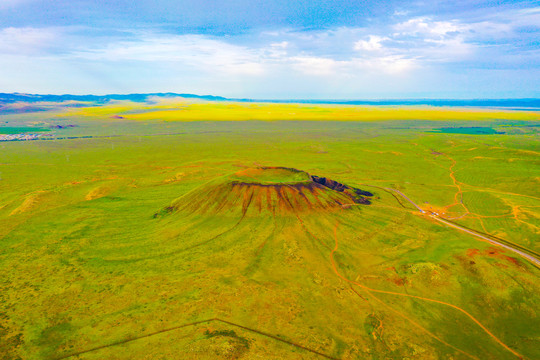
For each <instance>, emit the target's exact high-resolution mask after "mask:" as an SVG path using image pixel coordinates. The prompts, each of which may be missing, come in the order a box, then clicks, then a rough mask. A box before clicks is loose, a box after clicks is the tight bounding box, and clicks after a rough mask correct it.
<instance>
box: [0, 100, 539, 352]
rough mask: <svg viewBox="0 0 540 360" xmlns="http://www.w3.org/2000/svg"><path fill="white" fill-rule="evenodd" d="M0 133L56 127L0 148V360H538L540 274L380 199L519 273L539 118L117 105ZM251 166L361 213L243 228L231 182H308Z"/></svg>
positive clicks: (31, 120) (528, 230)
mask: <svg viewBox="0 0 540 360" xmlns="http://www.w3.org/2000/svg"><path fill="white" fill-rule="evenodd" d="M205 106H206V107H205ZM292 108H295V109H296V114H290V113H292V112H295V111H292V110H291V109H292ZM231 109H232V110H231ZM316 114H318V115H316ZM321 114H324V115H321ZM295 115H297V116H295ZM112 116H116V117H115V118H112ZM236 118H238V119H240V120H246V121H233V120H234V119H236ZM175 120H177V121H175ZM248 120H249V121H248ZM311 120H316V121H311ZM2 121H3V122H5V121H7V122H8V124H6V126H10V127H25V126H41V127H49V126H54V125H67V124H73V125H77V126H76V127H70V128H64V129H59V130H55V131H54V135H53V138H55V139H56V140H37V141H24V142H22V141H21V142H0V179H1V180H0V359H45V360H51V359H60V358H70V359H172V358H178V359H240V358H242V359H257V358H260V359H318V358H321V359H322V358H325V357H324V356H327V357H329V358H336V359H469V358H472V359H482V360H483V359H517V358H520V357H522V358H524V359H537V358H540V350H539V349H540V347H539V346H538V344H539V341H540V333H539V331H538V329H540V321H539V318H538V310H539V307H540V295H539V294H540V283H539V282H538V277H539V275H540V270H539V269H538V268H537V267H535V266H534V264H532V263H531V262H529V261H527V260H526V259H524V258H522V257H520V256H519V255H518V254H516V253H514V252H511V251H509V250H505V249H504V248H501V247H497V246H495V245H493V244H490V243H487V242H485V241H481V240H479V239H478V238H475V237H473V236H471V235H469V234H466V233H463V232H460V231H458V230H456V229H452V228H449V227H445V226H443V225H442V224H441V223H438V222H436V221H435V220H433V219H431V218H429V217H427V216H424V215H421V214H420V213H419V212H418V211H416V210H415V208H414V207H413V206H412V205H411V204H409V203H407V202H406V201H404V199H403V198H400V197H399V196H396V194H395V193H393V192H391V191H387V190H384V188H393V189H397V190H399V191H401V192H403V193H404V194H406V195H407V196H408V197H410V198H411V199H412V200H413V201H414V202H415V203H417V204H419V205H420V206H421V207H423V208H425V209H434V210H436V211H438V212H440V213H444V216H445V218H451V219H454V220H453V221H455V222H456V223H457V224H460V225H463V226H466V227H468V228H471V229H474V230H476V231H480V232H482V233H486V234H491V235H494V236H497V237H499V238H501V239H504V240H506V241H508V242H511V243H513V244H516V246H520V247H523V248H526V249H528V250H529V251H531V253H539V252H540V244H539V242H538V241H537V240H538V238H539V235H540V201H539V200H540V191H539V189H540V166H539V165H540V164H539V156H538V155H539V153H540V146H539V142H538V140H539V138H538V129H539V128H538V127H537V126H538V124H539V123H540V114H539V113H535V112H518V111H506V112H505V111H502V110H496V111H495V110H493V111H492V110H470V109H431V108H420V109H418V108H410V109H409V108H375V107H373V108H370V109H367V110H366V108H362V107H339V106H318V105H310V106H307V105H306V106H304V105H283V104H248V105H240V104H229V103H208V104H206V103H186V104H176V105H175V104H165V105H163V104H161V105H159V106H157V105H152V104H143V105H141V104H139V105H134V104H131V103H121V104H112V105H105V106H100V107H98V106H92V107H86V108H78V109H69V110H66V111H59V112H56V111H55V112H52V111H51V112H40V113H28V114H13V115H5V116H2ZM448 127H461V128H466V127H488V128H492V129H494V130H495V131H496V132H497V133H491V134H482V135H478V134H466V133H465V134H462V133H448V132H437V131H436V129H441V128H448ZM258 167H286V168H293V169H299V170H302V171H305V172H307V173H309V174H312V175H317V176H324V177H328V178H330V179H333V180H336V181H339V182H341V183H344V184H347V185H349V186H353V187H358V188H360V189H362V190H367V191H370V192H372V193H373V194H374V196H373V197H372V204H371V205H358V206H351V207H338V208H335V209H334V208H332V209H326V210H324V211H322V210H321V209H319V207H318V206H295V205H294V204H295V201H296V202H297V203H300V201H297V199H295V198H294V195H290V194H293V193H292V192H289V193H288V194H289V195H287V196H290V197H291V198H289V201H290V203H291V204H292V205H291V208H292V210H291V208H289V209H288V210H287V211H281V212H279V211H278V212H275V211H274V212H272V211H264V210H263V211H261V210H258V211H245V208H243V207H242V205H238V204H246V202H245V201H246V200H245V198H244V197H245V196H246V195H242V193H241V192H238V193H235V192H233V191H231V192H228V191H229V190H227V189H230V188H231V186H230V184H231V183H235V182H241V183H248V184H249V183H251V182H253V183H259V184H263V185H265V186H267V185H269V184H280V186H290V184H294V183H305V182H309V177H308V178H306V176H305V173H301V172H299V173H288V174H282V173H280V172H279V171H278V172H266V173H264V174H258V173H257V171H253V170H250V169H253V168H258ZM259 188H263V186H259ZM259 188H257V190H253V188H249V187H248V189H249V190H246V191H251V192H250V193H248V194H250V196H252V195H253V194H255V195H253V197H254V198H255V199H259V200H258V201H264V199H265V198H266V197H265V196H266V195H261V194H259V193H256V191H262V190H260V189H259ZM242 191H243V190H242ZM265 191H266V190H265ZM264 194H266V193H264ZM242 196H244V197H242ZM272 196H273V195H272ZM317 196H318V195H317ZM317 196H315V197H317ZM321 196H322V195H321ZM306 198H307V199H309V201H310V202H311V203H314V202H315V201H316V199H312V198H311V197H310V196H306ZM461 198H462V201H461ZM250 199H251V197H250ZM261 199H263V200H261ZM268 199H271V200H268V201H273V202H275V203H279V201H281V200H280V199H278V198H277V197H273V198H272V197H271V196H270V195H269V197H268ZM456 199H457V201H456ZM218 202H219V203H220V204H223V205H220V206H214V207H212V206H210V205H211V204H212V203H218ZM209 204H210V205H209ZM235 204H236V205H235ZM253 204H256V201H255V200H254V202H253ZM253 206H255V205H253ZM70 355H73V356H70Z"/></svg>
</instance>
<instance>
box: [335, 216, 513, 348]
mask: <svg viewBox="0 0 540 360" xmlns="http://www.w3.org/2000/svg"><path fill="white" fill-rule="evenodd" d="M338 225H339V224H336V226H335V227H334V240H335V246H334V249H333V250H332V252H331V253H330V260H331V262H332V267H333V270H334V272H335V273H336V275H337V276H339V277H340V278H341V279H343V280H345V281H347V282H350V283H352V284H355V285H358V286H359V287H361V288H362V289H364V290H365V291H366V292H368V293H371V296H373V297H374V298H375V299H376V300H377V301H379V302H381V303H382V304H384V305H385V306H388V305H386V304H385V303H384V302H382V300H380V299H378V298H377V297H376V296H374V295H373V294H372V293H373V292H375V293H380V294H389V295H396V296H404V297H409V298H414V299H419V300H424V301H428V302H433V303H437V304H441V305H445V306H449V307H451V308H453V309H456V310H458V311H460V312H461V313H463V314H465V315H466V316H467V317H469V318H470V319H471V320H472V321H474V322H475V323H476V324H477V325H478V326H479V327H480V328H482V330H484V332H486V333H487V334H488V335H489V336H490V337H491V338H492V339H493V340H495V341H496V342H497V343H498V344H499V345H501V346H502V347H503V348H505V349H506V350H508V351H510V352H511V353H512V354H514V355H515V356H517V357H518V358H520V359H523V357H522V356H521V355H520V354H519V353H517V352H516V351H514V350H512V349H511V348H510V347H508V346H507V345H506V344H505V343H503V342H502V341H501V340H500V339H499V338H498V337H496V336H495V335H494V334H493V333H492V332H491V331H489V330H488V329H487V328H486V327H485V326H484V325H482V323H481V322H480V321H478V320H477V319H476V318H475V317H474V316H472V315H471V314H469V313H468V312H467V311H465V310H463V309H462V308H460V307H459V306H456V305H453V304H450V303H447V302H444V301H440V300H435V299H430V298H425V297H422V296H416V295H409V294H403V293H398V292H393V291H386V290H377V289H372V288H369V287H367V286H365V285H363V284H361V283H359V282H357V281H354V280H350V279H348V278H346V277H345V276H343V275H342V274H341V273H340V272H339V270H338V269H337V266H336V262H335V259H334V253H335V252H336V251H337V250H338V247H339V243H338V237H337V228H338ZM388 307H389V306H388ZM389 308H390V307H389ZM392 310H393V311H395V312H397V310H394V309H392ZM402 316H404V317H405V318H407V317H406V316H405V315H402ZM409 320H410V321H411V322H413V323H415V322H414V321H413V320H411V319H409ZM417 325H418V326H420V325H419V324H417ZM424 330H425V331H426V332H427V333H428V334H430V335H431V336H433V337H434V338H435V339H437V340H439V341H441V342H442V343H444V344H446V345H448V346H450V347H452V348H453V349H456V350H458V351H459V352H461V353H463V354H465V355H467V356H469V357H472V358H475V357H474V356H472V355H470V354H467V353H466V352H464V351H463V350H460V349H458V348H456V347H454V346H453V345H450V344H448V343H447V342H445V341H444V340H442V339H440V338H438V337H436V336H435V335H433V334H431V333H430V332H429V331H428V330H426V329H424Z"/></svg>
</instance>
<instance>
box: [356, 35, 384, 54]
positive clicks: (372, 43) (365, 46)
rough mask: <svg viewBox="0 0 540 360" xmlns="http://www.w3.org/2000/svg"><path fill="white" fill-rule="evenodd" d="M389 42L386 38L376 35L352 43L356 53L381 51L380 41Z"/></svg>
mask: <svg viewBox="0 0 540 360" xmlns="http://www.w3.org/2000/svg"><path fill="white" fill-rule="evenodd" d="M385 40H390V39H389V38H387V37H381V36H377V35H370V36H369V37H368V39H367V40H358V41H357V42H355V43H354V50H358V51H362V50H364V51H377V50H381V48H382V47H383V45H382V44H381V42H382V41H385Z"/></svg>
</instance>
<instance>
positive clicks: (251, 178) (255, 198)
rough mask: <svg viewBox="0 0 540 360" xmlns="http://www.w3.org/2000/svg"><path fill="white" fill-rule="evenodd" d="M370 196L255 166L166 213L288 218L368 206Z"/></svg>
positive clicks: (322, 180)
mask: <svg viewBox="0 0 540 360" xmlns="http://www.w3.org/2000/svg"><path fill="white" fill-rule="evenodd" d="M371 196H373V194H371V193H370V192H368V191H364V190H361V189H358V188H354V187H352V186H348V185H345V184H342V183H340V182H337V181H335V180H331V179H328V178H324V177H319V176H316V175H310V174H308V173H307V172H305V171H302V170H297V169H293V168H286V167H258V168H249V169H244V170H241V171H238V172H236V173H234V174H231V175H228V176H226V177H223V178H220V179H217V180H215V181H212V182H211V183H209V184H206V185H204V186H202V187H199V188H197V189H195V190H193V191H192V192H190V193H188V194H186V195H185V196H183V197H181V198H179V199H177V200H175V201H174V202H173V203H172V204H171V206H169V207H167V208H166V209H165V212H168V213H170V212H178V211H180V212H189V213H200V214H210V215H218V214H219V215H233V216H236V215H238V214H239V213H240V214H241V215H242V216H258V215H260V214H273V215H287V214H294V213H303V212H313V211H317V212H320V211H337V210H343V209H348V208H351V207H352V206H353V205H369V204H370V203H371V202H370V200H369V199H368V198H369V197H371ZM156 215H157V214H156Z"/></svg>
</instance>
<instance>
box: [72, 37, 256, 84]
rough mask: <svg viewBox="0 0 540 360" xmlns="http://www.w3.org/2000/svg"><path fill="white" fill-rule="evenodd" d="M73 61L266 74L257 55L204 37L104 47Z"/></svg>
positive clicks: (151, 39)
mask: <svg viewBox="0 0 540 360" xmlns="http://www.w3.org/2000/svg"><path fill="white" fill-rule="evenodd" d="M73 56H74V57H77V58H81V59H87V60H94V61H106V62H122V61H140V62H154V63H155V62H164V63H178V64H179V65H184V66H189V67H193V68H197V69H199V70H202V71H204V72H222V73H224V74H230V75H235V74H246V75H258V74H261V73H263V72H264V68H263V66H262V65H261V62H260V55H259V53H258V51H256V50H254V49H250V48H247V47H244V46H238V45H233V44H229V43H227V42H225V41H220V40H214V39H210V38H207V37H205V36H202V35H159V36H158V35H153V36H143V37H142V38H136V39H133V40H130V41H119V42H112V43H110V44H108V45H107V46H105V47H101V48H96V49H85V50H81V51H76V52H75V53H74V54H73Z"/></svg>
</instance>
